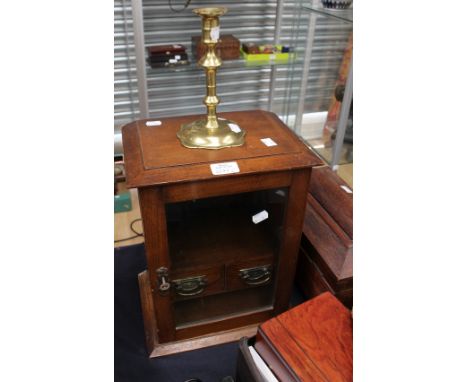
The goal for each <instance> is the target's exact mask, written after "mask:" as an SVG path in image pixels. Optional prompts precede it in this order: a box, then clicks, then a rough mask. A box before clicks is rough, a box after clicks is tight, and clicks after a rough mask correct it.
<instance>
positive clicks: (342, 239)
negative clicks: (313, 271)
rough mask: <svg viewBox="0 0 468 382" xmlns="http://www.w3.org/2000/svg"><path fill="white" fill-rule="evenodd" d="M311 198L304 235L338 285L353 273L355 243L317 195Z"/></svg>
mask: <svg viewBox="0 0 468 382" xmlns="http://www.w3.org/2000/svg"><path fill="white" fill-rule="evenodd" d="M307 201H308V203H307V206H306V218H305V220H304V226H303V232H304V236H305V237H306V238H307V240H308V241H309V242H310V243H311V245H312V246H313V250H312V251H311V253H313V254H315V256H313V259H314V260H315V261H316V262H317V263H318V264H319V266H321V269H323V272H324V273H325V274H326V276H327V277H328V278H329V279H330V280H332V284H334V285H336V283H337V282H339V281H340V280H342V279H348V278H351V277H352V276H353V242H352V240H351V239H349V237H347V236H346V235H345V234H344V233H343V230H341V228H339V227H337V225H336V223H335V222H334V221H333V220H332V219H331V218H330V216H329V215H328V214H327V212H326V211H325V210H324V209H323V208H322V206H321V205H320V204H319V203H318V202H317V201H316V200H315V199H314V198H313V197H311V196H310V195H309V197H308V199H307ZM322 266H323V268H322ZM332 286H333V285H332Z"/></svg>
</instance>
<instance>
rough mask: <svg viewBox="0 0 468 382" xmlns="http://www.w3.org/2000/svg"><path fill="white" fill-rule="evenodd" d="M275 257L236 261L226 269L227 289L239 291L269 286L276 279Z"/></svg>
mask: <svg viewBox="0 0 468 382" xmlns="http://www.w3.org/2000/svg"><path fill="white" fill-rule="evenodd" d="M274 265H275V264H274V257H273V256H268V257H263V258H258V259H252V260H243V261H236V262H234V263H232V264H229V265H227V267H226V289H228V290H237V289H243V288H252V287H258V286H262V285H268V284H270V283H271V282H272V280H273V277H274V271H275V269H274V268H275V267H274Z"/></svg>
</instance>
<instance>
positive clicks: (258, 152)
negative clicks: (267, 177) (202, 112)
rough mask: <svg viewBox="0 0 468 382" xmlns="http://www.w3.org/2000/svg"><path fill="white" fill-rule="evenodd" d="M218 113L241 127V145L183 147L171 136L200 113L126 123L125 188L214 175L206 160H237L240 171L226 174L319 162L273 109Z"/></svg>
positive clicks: (124, 134)
mask: <svg viewBox="0 0 468 382" xmlns="http://www.w3.org/2000/svg"><path fill="white" fill-rule="evenodd" d="M220 115H221V116H222V117H223V118H227V119H233V120H235V121H237V122H238V123H242V124H243V126H242V127H243V128H244V126H245V128H246V130H247V135H246V144H245V145H243V146H240V147H232V148H227V149H223V150H203V149H187V148H185V147H183V146H182V145H181V144H180V142H179V141H178V140H177V139H176V138H175V133H176V131H177V130H178V129H179V127H180V125H181V124H182V123H186V122H189V121H192V120H195V119H197V118H201V117H203V116H195V115H194V116H187V117H174V118H164V119H161V122H162V125H161V126H156V127H147V126H146V125H145V123H146V121H147V120H141V121H136V122H133V123H130V124H128V125H125V126H124V127H123V128H122V139H123V147H124V153H125V170H126V174H127V186H128V187H143V186H149V185H156V184H158V185H163V184H168V183H178V182H189V181H194V180H197V181H199V180H203V179H213V174H212V173H211V169H210V166H209V164H210V163H218V162H226V161H231V160H235V161H237V163H238V166H239V168H240V173H238V174H229V175H225V177H227V178H229V177H237V176H242V175H245V174H258V173H267V172H271V171H275V172H276V171H285V170H291V169H295V168H305V167H311V166H316V165H321V164H323V162H322V160H321V159H319V158H318V157H317V156H316V155H314V154H313V153H312V152H311V151H310V150H309V149H308V148H307V147H306V146H305V145H304V144H303V143H302V142H300V141H299V139H298V138H297V137H296V136H295V135H294V133H293V132H292V131H290V130H289V129H288V128H286V127H285V126H284V124H282V122H281V121H280V120H279V118H278V117H277V116H276V115H275V114H273V113H270V112H266V111H262V110H254V111H248V112H230V113H221V114H220ZM260 138H272V139H273V140H274V141H275V142H276V143H277V144H278V145H277V146H272V147H267V146H266V145H264V144H263V143H262V142H261V141H260ZM148 142H149V143H148Z"/></svg>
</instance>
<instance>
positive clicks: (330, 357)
mask: <svg viewBox="0 0 468 382" xmlns="http://www.w3.org/2000/svg"><path fill="white" fill-rule="evenodd" d="M255 348H256V349H257V351H258V352H259V353H260V355H261V356H262V357H264V358H265V359H266V360H267V362H268V363H269V365H270V366H271V367H272V368H275V367H276V368H277V369H282V372H283V373H284V372H285V370H289V371H291V370H292V371H293V373H292V375H291V376H289V378H288V376H286V377H283V378H281V380H282V381H289V380H291V379H293V380H294V379H295V378H296V377H297V378H298V379H299V380H300V381H329V382H349V381H352V378H353V332H352V317H351V312H350V311H349V310H348V309H346V308H345V307H344V306H343V305H342V304H341V303H340V302H339V301H338V300H337V299H336V298H335V297H334V296H333V295H332V294H331V293H329V292H326V293H323V294H321V295H320V296H318V297H316V298H314V299H312V300H309V301H307V302H305V303H303V304H301V305H299V306H297V307H295V308H293V309H291V310H289V311H287V312H285V313H283V314H281V315H279V316H278V317H275V318H273V319H271V320H269V321H267V322H265V323H263V324H262V325H261V326H260V328H259V332H258V333H257V343H256V345H255ZM278 365H280V366H281V365H282V366H283V367H280V366H278ZM285 365H286V366H287V368H285V367H284V366H285ZM291 377H292V378H291Z"/></svg>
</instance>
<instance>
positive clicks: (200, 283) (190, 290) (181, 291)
mask: <svg viewBox="0 0 468 382" xmlns="http://www.w3.org/2000/svg"><path fill="white" fill-rule="evenodd" d="M172 283H173V284H174V289H175V292H176V293H177V294H178V295H179V296H184V297H186V296H196V295H198V294H201V293H203V292H204V291H205V286H206V276H205V275H203V276H196V277H189V278H186V279H179V280H174V281H173V282H172Z"/></svg>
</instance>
